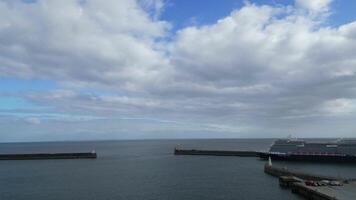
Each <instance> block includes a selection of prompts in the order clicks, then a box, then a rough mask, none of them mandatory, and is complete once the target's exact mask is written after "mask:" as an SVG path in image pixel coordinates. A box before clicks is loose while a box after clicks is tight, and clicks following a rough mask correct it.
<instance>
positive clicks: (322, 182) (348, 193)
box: [264, 163, 356, 200]
mask: <svg viewBox="0 0 356 200" xmlns="http://www.w3.org/2000/svg"><path fill="white" fill-rule="evenodd" d="M264 171H265V173H267V174H269V175H272V176H276V177H279V184H280V186H281V187H284V188H290V189H291V191H292V192H293V193H295V194H298V195H300V196H302V197H304V198H306V199H310V200H351V199H355V197H356V182H354V181H352V179H341V178H336V177H330V176H323V175H314V174H309V173H304V172H295V171H290V170H288V169H286V168H277V167H273V166H272V165H271V163H269V164H266V165H265V167H264Z"/></svg>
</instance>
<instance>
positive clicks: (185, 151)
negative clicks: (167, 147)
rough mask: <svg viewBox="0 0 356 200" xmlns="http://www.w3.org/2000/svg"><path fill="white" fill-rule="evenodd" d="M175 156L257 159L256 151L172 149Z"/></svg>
mask: <svg viewBox="0 0 356 200" xmlns="http://www.w3.org/2000/svg"><path fill="white" fill-rule="evenodd" d="M174 154H175V155H203V156H240V157H258V152H256V151H224V150H196V149H179V148H175V149H174Z"/></svg>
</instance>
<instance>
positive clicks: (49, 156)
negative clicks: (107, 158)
mask: <svg viewBox="0 0 356 200" xmlns="http://www.w3.org/2000/svg"><path fill="white" fill-rule="evenodd" d="M95 158H97V154H96V153H95V152H89V153H43V154H0V160H45V159H95Z"/></svg>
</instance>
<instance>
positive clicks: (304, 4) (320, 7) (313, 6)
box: [296, 0, 333, 12]
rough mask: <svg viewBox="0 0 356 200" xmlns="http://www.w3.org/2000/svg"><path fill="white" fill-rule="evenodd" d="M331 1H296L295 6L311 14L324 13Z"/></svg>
mask: <svg viewBox="0 0 356 200" xmlns="http://www.w3.org/2000/svg"><path fill="white" fill-rule="evenodd" d="M332 1H333V0H296V5H297V6H299V7H301V8H304V9H307V10H309V11H312V12H325V11H328V10H329V6H330V4H331V2H332Z"/></svg>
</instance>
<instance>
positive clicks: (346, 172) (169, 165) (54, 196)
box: [0, 139, 356, 200]
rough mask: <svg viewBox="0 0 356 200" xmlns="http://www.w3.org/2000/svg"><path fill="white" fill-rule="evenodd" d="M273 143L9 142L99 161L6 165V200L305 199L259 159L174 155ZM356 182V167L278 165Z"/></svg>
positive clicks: (1, 180)
mask: <svg viewBox="0 0 356 200" xmlns="http://www.w3.org/2000/svg"><path fill="white" fill-rule="evenodd" d="M273 141H274V140H273V139H195V140H193V139H192V140H132V141H90V142H41V143H2V144H0V154H4V153H47V152H88V151H92V150H95V151H96V152H97V154H98V158H97V159H82V160H80V159H78V160H20V161H0V199H1V200H71V199H73V200H121V199H122V200H199V199H204V200H219V199H221V200H252V199H253V200H259V199H261V200H278V199H283V200H284V199H291V200H294V199H301V198H300V197H298V196H297V195H295V194H292V193H291V191H290V190H285V189H282V188H280V187H279V185H278V179H277V178H275V177H271V176H269V175H267V174H265V173H264V172H263V166H264V164H265V161H262V160H260V159H258V158H244V157H215V156H175V155H174V154H173V149H174V148H175V147H176V146H177V145H179V147H181V148H194V149H219V150H258V151H260V150H267V149H268V148H269V146H270V145H271V143H272V142H273ZM273 165H276V166H281V167H287V168H289V169H293V170H298V171H306V172H312V173H317V174H322V175H330V176H337V177H346V178H356V165H353V164H338V163H335V164H325V163H323V164H320V163H299V162H276V161H275V162H273Z"/></svg>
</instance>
